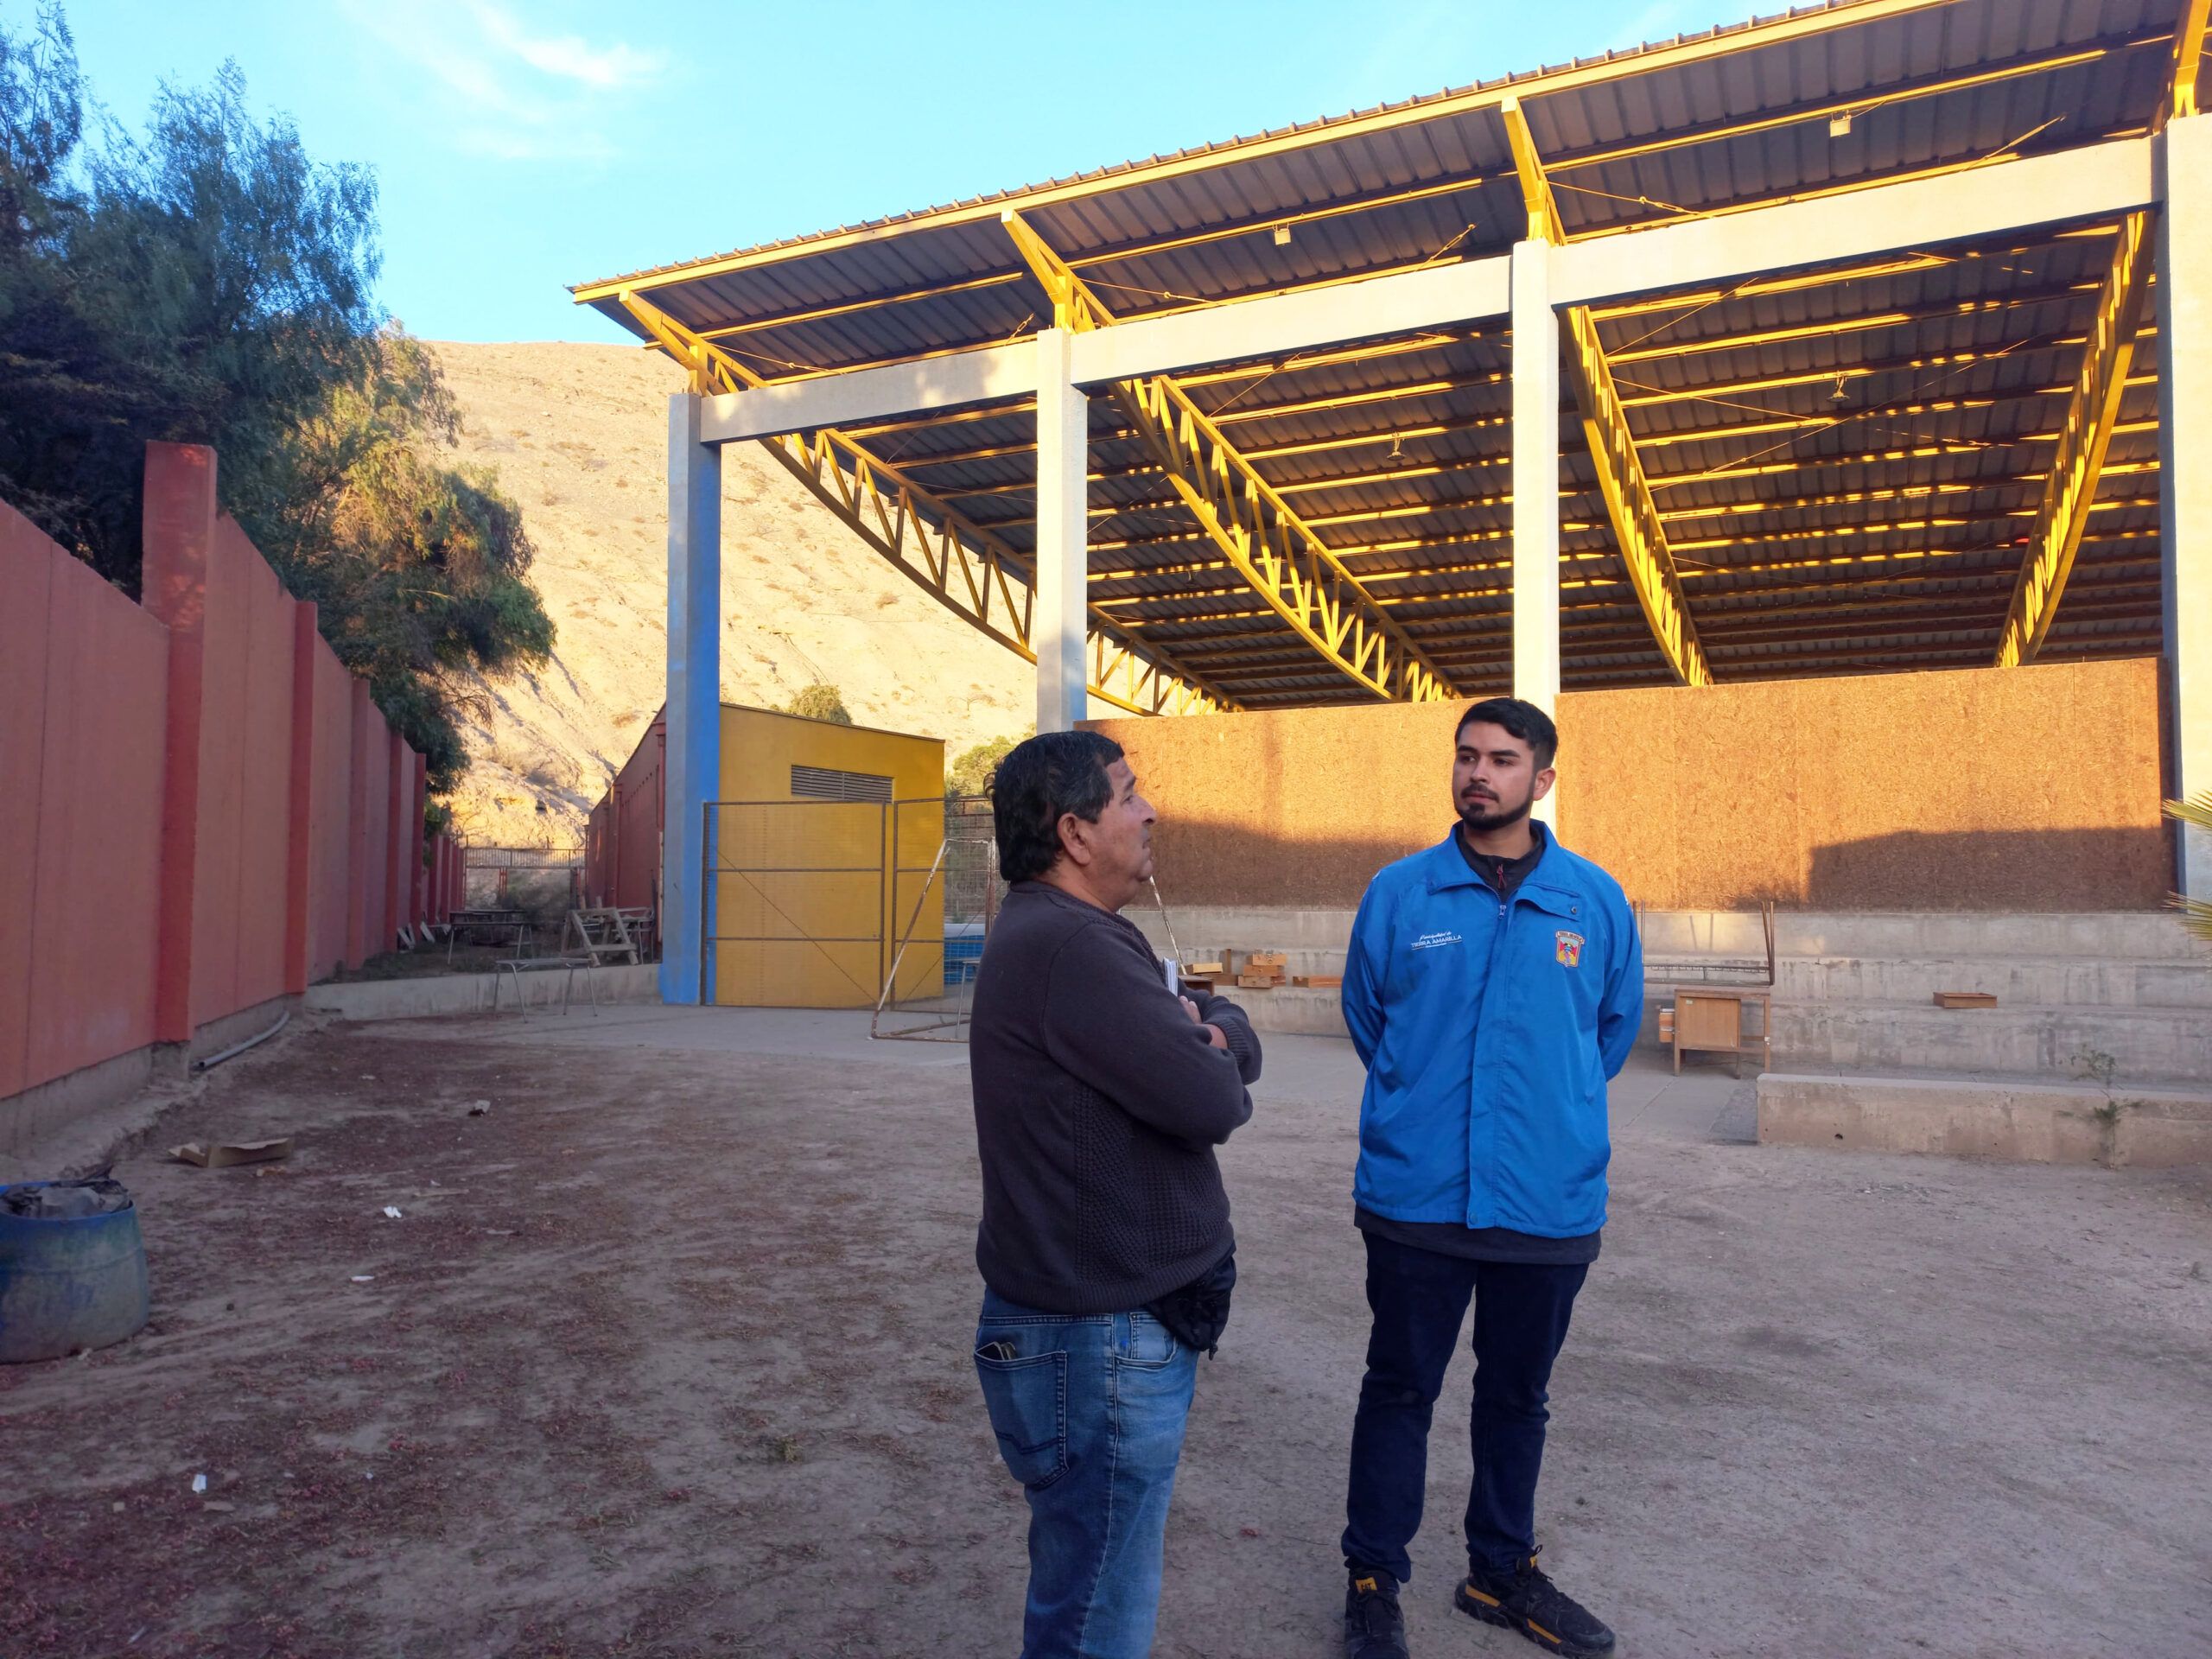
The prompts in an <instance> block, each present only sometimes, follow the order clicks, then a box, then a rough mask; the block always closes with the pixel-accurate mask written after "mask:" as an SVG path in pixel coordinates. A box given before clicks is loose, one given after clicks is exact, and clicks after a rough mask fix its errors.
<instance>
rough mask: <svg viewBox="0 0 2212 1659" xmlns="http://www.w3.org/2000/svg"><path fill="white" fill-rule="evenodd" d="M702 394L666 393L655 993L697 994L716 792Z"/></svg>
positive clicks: (711, 539)
mask: <svg viewBox="0 0 2212 1659" xmlns="http://www.w3.org/2000/svg"><path fill="white" fill-rule="evenodd" d="M705 406H706V400H705V399H704V398H702V397H698V396H696V394H694V393H691V392H678V393H677V394H676V396H674V397H671V398H670V399H669V400H668V750H667V754H666V757H665V759H664V761H663V767H664V770H663V774H662V780H661V781H662V789H663V791H664V799H665V801H666V805H665V807H664V809H663V823H662V826H661V876H660V891H661V918H660V938H661V953H660V1000H661V1001H664V1002H696V1001H699V1000H700V981H699V963H700V951H701V946H702V940H701V938H700V915H699V902H700V899H701V896H702V893H703V891H704V888H703V886H702V880H703V878H702V874H701V871H700V859H701V856H702V850H703V849H702V845H701V842H702V839H703V830H704V824H705V813H704V808H705V806H706V804H707V803H708V802H709V801H710V800H713V799H714V798H715V797H716V796H717V795H718V794H719V793H720V792H721V772H722V764H721V755H722V741H721V740H722V723H721V677H722V658H721V628H722V452H721V447H720V446H719V445H716V444H710V443H702V442H700V441H699V422H700V416H701V414H702V410H704V408H705Z"/></svg>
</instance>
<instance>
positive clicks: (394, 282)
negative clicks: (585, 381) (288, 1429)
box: [0, 0, 1773, 340]
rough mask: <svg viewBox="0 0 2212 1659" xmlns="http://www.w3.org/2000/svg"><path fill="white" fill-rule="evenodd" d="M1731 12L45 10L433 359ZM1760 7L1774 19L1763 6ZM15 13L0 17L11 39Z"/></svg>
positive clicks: (602, 336) (421, 4)
mask: <svg viewBox="0 0 2212 1659" xmlns="http://www.w3.org/2000/svg"><path fill="white" fill-rule="evenodd" d="M1754 9H1755V7H1754V4H1753V0H1656V3H1655V0H1568V3H1556V0H1555V3H1552V4H1548V5H1547V4H1535V3H1529V0H1516V3H1494V0H1482V3H1471V0H1462V3H1457V4H1454V3H1445V0H1395V3H1393V0H1274V3H1271V4H1255V3H1244V0H1236V3H1212V4H1207V3H1203V0H1183V3H1157V0H1122V3H1121V4H1119V5H1118V6H1106V7H1084V6H1058V5H1011V4H1000V3H950V0H947V3H939V4H936V5H924V4H900V3H847V4H843V5H840V6H835V7H832V6H829V5H823V4H818V3H814V4H810V3H807V0H798V3H790V0H785V3H781V4H774V5H770V4H761V3H752V0H747V3H723V4H693V3H679V0H671V3H664V4H661V5H657V6H654V7H650V8H639V7H614V6H598V7H589V6H583V5H575V4H569V3H563V0H539V3H533V0H283V3H268V0H204V3H202V4H200V5H196V6H182V5H178V4H176V3H175V0H73V3H70V4H68V5H67V16H68V18H69V22H70V26H71V27H72V29H73V30H74V31H75V33H76V35H77V45H78V52H79V57H80V59H81V60H82V62H83V65H84V67H85V69H86V73H87V75H88V77H89V78H90V79H91V82H92V90H93V92H94V93H95V95H96V96H97V97H98V98H99V99H100V101H101V102H102V103H103V104H104V105H105V106H106V107H107V109H108V110H109V111H111V113H113V114H114V115H115V116H116V117H118V118H120V119H121V120H123V121H124V122H125V123H126V124H130V125H132V126H136V125H137V124H139V122H140V121H141V120H142V119H143V116H144V114H145V111H146V108H147V105H148V102H149V99H150V97H151V95H152V93H153V92H154V90H155V88H156V86H158V85H159V84H160V82H162V80H164V79H169V80H175V81H181V82H184V83H187V84H199V83H203V82H205V81H206V80H207V79H208V78H209V77H210V76H211V75H212V74H213V73H214V71H215V70H216V68H217V67H218V66H219V65H220V64H221V62H222V61H223V60H224V59H226V58H232V59H235V60H237V62H238V67H240V68H241V69H242V70H243V71H244V72H245V77H246V81H247V87H248V92H249V93H250V96H251V99H252V101H253V102H254V104H255V105H256V106H257V108H259V109H261V110H262V111H283V112H284V113H286V114H288V115H289V116H290V117H291V118H293V119H294V120H295V121H296V122H297V123H298V124H299V127H300V130H301V134H302V137H303V138H304V140H305V141H306V143H307V145H308V149H309V151H310V153H312V154H313V155H315V156H316V157H317V158H318V159H321V160H328V161H340V160H343V161H352V162H365V163H366V164H368V165H369V166H371V167H372V168H374V169H375V171H376V174H377V178H378V188H379V190H380V192H381V195H382V220H383V227H384V251H385V270H384V281H383V286H382V298H383V302H384V304H385V307H386V308H388V309H389V310H391V312H392V313H394V314H395V315H397V316H398V317H400V318H401V319H402V320H403V321H404V322H405V323H406V324H407V326H408V327H410V328H411V329H412V330H414V332H416V334H422V335H424V336H426V337H428V338H430V339H434V340H610V339H613V338H616V337H617V331H616V330H615V329H614V328H613V325H612V324H610V323H608V322H607V321H604V320H602V319H601V318H600V317H598V316H597V315H594V314H593V313H591V312H588V311H585V310H582V309H580V308H576V307H575V306H573V305H572V304H571V303H570V302H569V296H568V294H567V292H566V287H567V284H569V283H574V282H580V281H583V280H585V279H588V278H592V277H607V276H613V275H614V274H616V273H618V272H620V271H626V270H636V269H638V268H639V267H641V266H645V265H652V264H665V263H668V262H670V261H672V260H677V259H684V258H693V257H701V256H703V255H707V254H711V253H718V252H721V251H725V250H728V249H730V248H733V247H740V246H744V245H749V244H752V243H755V242H761V241H766V240H771V239H772V238H777V237H782V236H791V235H796V234H799V233H802V232H807V231H814V230H821V229H824V228H827V227H829V226H835V225H838V224H843V223H849V222H851V221H854V220H857V219H868V218H873V217H875V216H877V215H880V214H882V213H896V212H899V211H902V210H905V209H908V208H914V207H928V206H931V205H933V204H935V203H938V202H943V201H949V200H955V199H957V198H959V197H963V196H970V195H975V194H979V193H982V192H985V191H990V190H996V189H1002V188H1009V187H1013V186H1016V185H1021V184H1027V183H1033V182H1036V181H1039V180H1042V179H1046V178H1049V177H1052V176H1055V175H1065V174H1069V173H1073V172H1077V171H1080V170H1083V169H1085V168H1092V167H1097V166H1102V165H1104V164H1106V163H1109V162H1119V161H1126V160H1129V159H1131V158H1132V157H1136V156H1147V155H1150V154H1152V153H1154V152H1155V151H1164V150H1170V149H1178V148H1180V147H1182V146H1185V145H1188V144H1194V143H1205V142H1206V141H1208V140H1217V139H1223V138H1228V137H1234V136H1236V135H1238V134H1241V133H1249V132H1255V131H1258V130H1262V129H1265V128H1268V127H1277V126H1283V125H1286V124H1289V123H1291V122H1294V121H1302V120H1309V119H1312V118H1314V117H1316V116H1322V115H1338V114H1341V113H1343V112H1344V111H1347V110H1351V109H1355V108H1359V107H1363V106H1365V105H1373V104H1377V103H1381V102H1383V101H1384V100H1386V99H1401V98H1405V97H1408V96H1410V95H1412V94H1414V93H1415V92H1433V91H1435V90H1437V89H1438V88H1440V87H1442V86H1459V85H1463V84H1465V83H1466V82H1468V81H1471V80H1474V79H1481V78H1487V77H1489V76H1492V75H1497V74H1502V73H1507V72H1510V71H1515V70H1522V69H1529V68H1533V67H1537V66H1538V65H1540V64H1543V63H1557V62H1560V61H1562V60H1566V59H1568V58H1570V57H1573V56H1575V55H1578V54H1580V55H1583V56H1587V55H1589V54H1592V53H1597V52H1601V51H1604V50H1605V49H1606V48H1612V47H1623V46H1632V45H1635V44H1637V43H1638V42H1639V41H1645V40H1649V39H1654V38H1659V37H1663V36H1667V35H1673V34H1675V33H1677V32H1678V31H1682V30H1688V29H1703V28H1706V27H1707V26H1709V25H1711V24H1713V23H1716V22H1738V21H1740V20H1741V18H1742V17H1744V16H1748V15H1749V13H1750V11H1751V10H1754ZM1766 9H1767V10H1772V9H1773V8H1772V6H1768V7H1767V8H1766ZM31 18H32V8H31V5H30V3H29V0H0V22H4V24H5V26H6V27H7V28H8V29H10V32H12V33H17V34H20V33H22V31H23V30H25V29H27V28H28V26H29V23H30V22H31Z"/></svg>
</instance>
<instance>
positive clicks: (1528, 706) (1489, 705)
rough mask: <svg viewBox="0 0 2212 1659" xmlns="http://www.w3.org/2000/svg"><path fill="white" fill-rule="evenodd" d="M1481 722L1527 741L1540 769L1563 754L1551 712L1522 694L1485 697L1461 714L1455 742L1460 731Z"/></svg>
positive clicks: (1454, 733) (1454, 732)
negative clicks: (1501, 728)
mask: <svg viewBox="0 0 2212 1659" xmlns="http://www.w3.org/2000/svg"><path fill="white" fill-rule="evenodd" d="M1476 721H1482V722H1483V724H1484V725H1485V726H1502V727H1503V728H1505V730H1506V732H1507V733H1508V734H1510V735H1511V736H1514V737H1517V738H1519V739H1520V740H1521V741H1522V742H1523V743H1526V744H1527V745H1528V746H1529V748H1530V749H1532V750H1534V751H1535V756H1536V770H1537V771H1538V772H1541V771H1542V770H1543V769H1544V768H1545V767H1546V766H1549V765H1551V763H1552V761H1553V760H1554V758H1555V757H1556V756H1557V755H1558V753H1559V728H1558V727H1556V726H1554V725H1553V724H1552V717H1551V716H1550V715H1548V714H1546V713H1545V712H1544V711H1543V710H1542V709H1539V708H1537V707H1536V705H1535V703H1533V702H1522V701H1521V699H1520V698H1518V697H1488V698H1485V699H1484V701H1482V702H1478V703H1476V704H1474V705H1473V706H1472V707H1471V708H1470V709H1468V710H1467V712H1466V713H1465V714H1464V715H1460V716H1459V724H1458V725H1457V726H1455V727H1453V728H1452V741H1453V742H1454V743H1457V742H1458V741H1459V734H1460V733H1462V732H1464V731H1465V730H1466V729H1467V728H1468V727H1470V726H1471V725H1473V724H1474V723H1475V722H1476Z"/></svg>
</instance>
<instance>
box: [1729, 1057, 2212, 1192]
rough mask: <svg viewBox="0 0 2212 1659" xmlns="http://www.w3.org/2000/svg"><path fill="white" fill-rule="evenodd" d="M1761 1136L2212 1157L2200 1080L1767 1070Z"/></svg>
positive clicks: (2140, 1162)
mask: <svg viewBox="0 0 2212 1659" xmlns="http://www.w3.org/2000/svg"><path fill="white" fill-rule="evenodd" d="M1758 1124H1759V1129H1758V1135H1759V1141H1760V1144H1761V1145H1773V1144H1777V1143H1778V1144H1782V1145H1785V1146H1802V1147H1827V1148H1828V1149H1830V1150H1832V1151H1836V1152H1920V1153H1948V1154H1952V1155H1953V1156H1960V1157H1978V1158H2002V1159H2009V1160H2014V1161H2018V1162H2023V1163H2038V1164H2108V1165H2110V1166H2113V1167H2114V1168H2119V1167H2122V1166H2129V1165H2133V1166H2137V1167H2139V1168H2148V1169H2160V1168H2167V1167H2171V1166H2174V1165H2177V1164H2206V1163H2212V1095H2207V1094H2204V1093H2202V1092H2199V1091H2196V1090H2185V1091H2169V1090H2141V1091H2131V1090H2115V1091H2113V1094H2111V1095H2107V1094H2106V1093H2105V1092H2104V1091H2103V1090H2101V1089H2085V1088H2082V1087H2081V1086H2080V1085H2078V1084H2077V1085H2073V1086H2069V1087H2061V1086H2056V1085H2050V1084H2022V1083H2012V1082H1975V1081H1969V1080H1966V1079H1961V1078H1957V1077H1854V1076H1851V1075H1849V1074H1839V1073H1834V1072H1829V1073H1825V1074H1811V1075H1808V1074H1802V1073H1799V1074H1792V1073H1789V1072H1776V1071H1770V1072H1767V1073H1766V1074H1765V1075H1764V1076H1763V1077H1760V1078H1759V1083H1758Z"/></svg>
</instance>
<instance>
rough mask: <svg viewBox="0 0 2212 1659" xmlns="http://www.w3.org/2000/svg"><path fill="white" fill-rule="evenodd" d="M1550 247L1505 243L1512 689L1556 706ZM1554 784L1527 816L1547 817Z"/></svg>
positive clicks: (1555, 404) (1554, 344)
mask: <svg viewBox="0 0 2212 1659" xmlns="http://www.w3.org/2000/svg"><path fill="white" fill-rule="evenodd" d="M1513 695H1514V696H1516V697H1518V698H1520V699H1521V700H1522V702H1533V703H1535V705H1536V707H1537V708H1539V709H1542V710H1543V711H1544V712H1545V713H1546V714H1548V715H1554V716H1556V715H1557V714H1558V712H1559V709H1558V704H1559V314H1558V313H1557V312H1555V311H1554V310H1553V309H1552V299H1551V249H1550V247H1549V246H1548V245H1546V244H1544V243H1541V242H1516V243H1515V244H1514V245H1513ZM1558 800H1559V798H1558V795H1557V793H1556V791H1554V794H1553V795H1552V796H1551V798H1548V799H1547V800H1544V801H1541V802H1540V803H1538V804H1537V807H1536V812H1535V816H1536V817H1539V818H1541V819H1543V820H1544V821H1545V822H1546V823H1555V822H1556V821H1557V818H1556V816H1555V815H1556V809H1557V806H1558Z"/></svg>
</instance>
